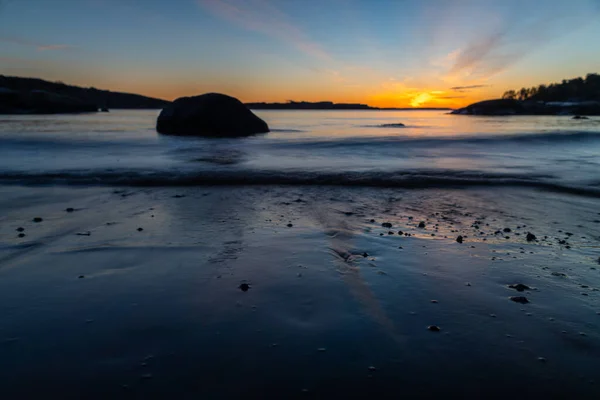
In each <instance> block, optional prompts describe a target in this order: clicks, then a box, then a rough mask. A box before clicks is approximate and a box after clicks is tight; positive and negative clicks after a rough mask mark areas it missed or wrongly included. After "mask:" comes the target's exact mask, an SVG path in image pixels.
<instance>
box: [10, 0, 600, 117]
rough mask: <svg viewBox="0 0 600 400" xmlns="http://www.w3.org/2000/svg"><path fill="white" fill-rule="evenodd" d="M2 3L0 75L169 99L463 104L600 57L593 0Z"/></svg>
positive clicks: (583, 68)
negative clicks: (212, 94)
mask: <svg viewBox="0 0 600 400" xmlns="http://www.w3.org/2000/svg"><path fill="white" fill-rule="evenodd" d="M34 3H35V5H33V4H34ZM0 4H1V6H0V27H1V28H0V54H1V56H0V74H4V75H16V76H32V77H40V78H44V79H48V80H60V81H64V82H68V83H71V84H76V85H81V86H86V87H88V86H94V87H98V88H104V89H110V90H115V91H127V92H135V93H140V94H144V95H148V96H154V97H159V98H165V99H169V100H172V99H174V98H177V97H180V96H185V95H194V94H199V93H203V92H209V91H218V92H223V93H228V94H231V95H234V96H236V97H239V98H240V99H242V100H243V101H247V102H250V101H267V102H274V101H278V102H281V101H286V100H306V101H321V100H330V101H335V102H355V103H368V104H370V105H373V106H381V107H451V108H453V107H460V106H464V105H466V104H468V103H471V102H473V101H477V100H481V99H485V98H494V97H498V96H501V94H502V93H503V92H504V91H506V90H508V89H514V88H517V89H518V88H520V87H522V86H530V85H536V84H539V83H543V82H552V81H556V80H561V79H563V78H569V77H575V76H581V75H585V74H586V73H588V72H592V71H595V70H596V69H597V67H598V65H600V54H599V53H598V52H593V51H589V47H588V46H586V45H585V44H586V43H589V38H592V37H600V18H599V16H600V14H599V13H600V7H599V6H598V2H597V1H596V0H574V1H571V2H565V1H560V0H549V1H548V2H547V3H544V4H545V6H544V7H543V8H540V7H539V3H538V2H528V1H525V2H523V1H514V0H510V1H506V2H493V1H491V0H490V1H476V0H467V1H461V2H457V1H442V0H433V1H430V2H421V1H412V2H388V1H385V2H384V1H381V2H378V1H374V2H363V1H358V0H345V1H343V2H340V4H337V3H336V5H334V4H329V3H327V4H326V5H324V4H323V3H322V2H317V1H306V2H295V1H293V2H292V1H290V2H275V1H266V0H248V1H242V0H195V1H192V0H189V1H183V0H181V1H175V2H173V3H172V4H169V5H166V3H164V2H159V1H154V0H152V1H148V2H144V3H142V2H135V1H116V0H90V1H86V2H79V1H78V2H75V1H72V2H69V1H62V2H56V3H55V2H47V1H41V0H32V1H29V2H27V4H25V2H16V1H14V2H10V1H9V2H2V3H0ZM41 16H44V17H43V18H41ZM564 16H568V17H569V18H564V19H560V22H559V17H564ZM31 21H38V22H36V23H35V24H31ZM107 21H110V29H107V23H108V22H107ZM484 21H485V22H484ZM67 25H69V26H71V25H73V26H72V27H71V28H72V29H75V28H77V27H80V28H81V29H79V31H78V34H77V35H72V34H70V33H69V32H71V31H66V30H65V29H64V26H67ZM71 28H70V29H71ZM139 32H144V34H143V35H141V34H139ZM557 54H560V55H561V56H560V58H558V59H557V58H556V55H557ZM575 60H576V61H575Z"/></svg>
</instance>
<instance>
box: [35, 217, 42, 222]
mask: <svg viewBox="0 0 600 400" xmlns="http://www.w3.org/2000/svg"><path fill="white" fill-rule="evenodd" d="M42 221H43V219H42V218H40V217H35V218H34V219H33V222H42Z"/></svg>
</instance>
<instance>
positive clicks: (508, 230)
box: [504, 228, 512, 233]
mask: <svg viewBox="0 0 600 400" xmlns="http://www.w3.org/2000/svg"><path fill="white" fill-rule="evenodd" d="M504 232H506V233H509V232H512V231H511V230H510V228H504Z"/></svg>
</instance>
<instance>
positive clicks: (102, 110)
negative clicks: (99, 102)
mask: <svg viewBox="0 0 600 400" xmlns="http://www.w3.org/2000/svg"><path fill="white" fill-rule="evenodd" d="M100 111H101V112H108V108H106V107H102V108H101V109H100Z"/></svg>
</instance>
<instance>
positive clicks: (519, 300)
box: [510, 296, 529, 304]
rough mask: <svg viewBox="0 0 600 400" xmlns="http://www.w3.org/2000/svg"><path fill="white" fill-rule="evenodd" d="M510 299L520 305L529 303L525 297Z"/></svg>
mask: <svg viewBox="0 0 600 400" xmlns="http://www.w3.org/2000/svg"><path fill="white" fill-rule="evenodd" d="M510 299H511V300H512V301H514V302H515V303H521V304H527V303H529V300H528V299H527V297H525V296H512V297H510Z"/></svg>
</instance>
